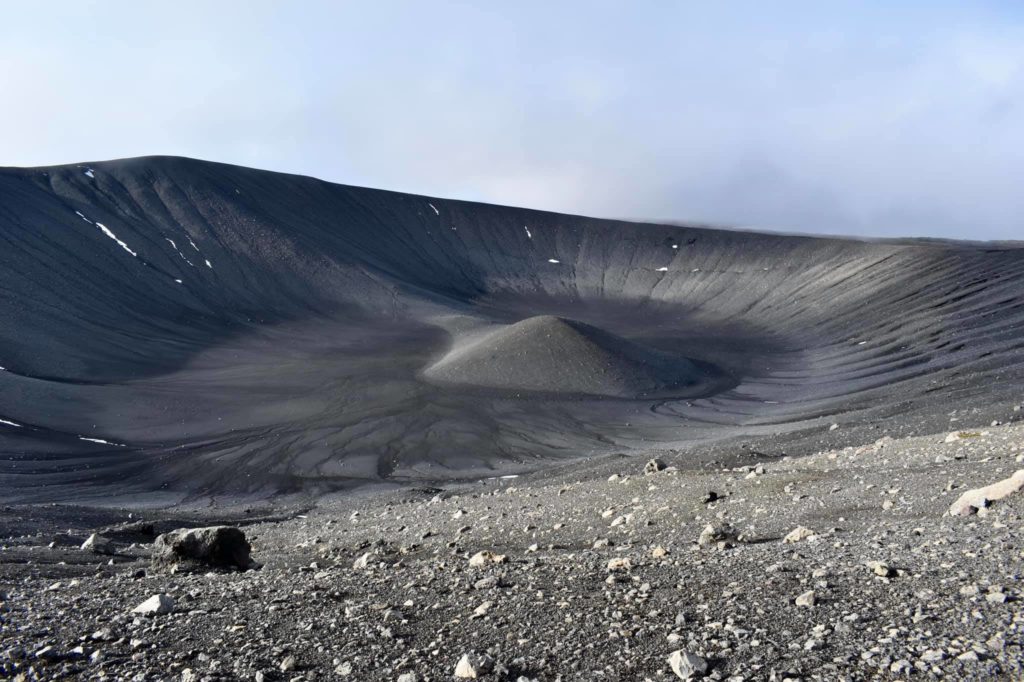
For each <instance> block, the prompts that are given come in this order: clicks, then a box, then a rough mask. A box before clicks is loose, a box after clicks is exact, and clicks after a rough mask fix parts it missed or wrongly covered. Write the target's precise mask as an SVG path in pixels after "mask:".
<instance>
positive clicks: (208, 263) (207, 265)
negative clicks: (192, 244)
mask: <svg viewBox="0 0 1024 682" xmlns="http://www.w3.org/2000/svg"><path fill="white" fill-rule="evenodd" d="M206 267H208V268H210V269H211V270H213V266H212V265H210V261H206Z"/></svg>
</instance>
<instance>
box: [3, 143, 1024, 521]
mask: <svg viewBox="0 0 1024 682" xmlns="http://www.w3.org/2000/svg"><path fill="white" fill-rule="evenodd" d="M0 284H2V286H0V319H2V320H3V323H2V325H0V367H3V368H4V369H3V370H2V371H0V420H2V421H0V453H2V459H0V462H2V464H0V497H3V498H7V499H13V498H23V499H29V498H30V499H42V498H46V497H49V498H51V499H58V498H62V497H64V498H66V497H71V496H77V495H82V494H83V491H86V492H88V491H94V492H97V493H100V492H103V491H105V490H108V488H107V487H106V486H107V485H108V484H110V485H116V486H117V489H118V490H120V491H136V492H151V493H152V492H159V491H164V492H165V493H166V496H167V497H166V499H167V500H169V501H176V500H179V499H181V498H183V497H187V496H190V495H192V496H195V495H204V494H207V493H215V492H221V493H252V494H269V493H275V492H288V491H299V490H302V491H311V492H322V491H327V490H331V489H336V488H341V487H345V486H348V485H351V484H353V483H359V482H363V481H367V480H377V479H381V478H388V479H392V480H395V481H429V480H438V479H448V478H458V477H474V476H479V475H488V472H498V473H507V472H513V471H519V470H528V469H535V468H539V467H541V466H543V465H544V464H545V463H547V462H550V461H553V460H558V459H566V458H575V457H581V456H587V455H593V454H601V453H610V452H628V451H631V450H637V449H651V448H656V447H673V448H674V447H681V446H684V445H685V444H687V443H693V442H696V441H703V442H708V441H721V439H723V438H728V437H731V436H739V435H744V436H746V435H754V434H764V433H769V432H771V433H778V432H782V431H790V432H795V431H797V430H801V431H803V432H808V430H817V431H823V430H824V431H827V429H828V425H829V424H831V423H832V422H833V421H836V422H841V423H843V424H854V423H861V424H867V423H869V421H870V420H871V419H876V418H879V417H888V416H892V415H904V416H906V417H908V419H907V420H905V421H906V422H907V423H910V422H911V421H912V420H910V419H909V417H910V416H913V415H945V414H946V413H948V412H950V411H951V410H955V409H963V408H969V407H970V406H971V405H974V404H976V403H977V401H978V400H981V401H982V402H983V403H984V402H985V401H988V402H991V401H993V400H1002V399H1006V400H1010V399H1013V398H1019V395H1018V394H1019V389H1020V387H1021V378H1022V369H1024V365H1022V360H1024V351H1022V347H1024V337H1022V334H1021V331H1022V324H1024V251H1021V250H1019V249H1016V248H1012V247H1011V246H1009V245H1004V246H992V245H989V246H979V245H970V244H956V243H937V242H931V243H925V242H906V243H895V242H884V243H871V242H861V241H853V240H841V239H825V238H811V237H792V236H775V235H763V234H753V233H741V232H732V231H716V230H710V229H698V228H688V227H677V226H663V225H642V224H634V223H625V222H617V221H608V220H594V219H588V218H581V217H573V216H565V215H556V214H551V213H543V212H538V211H529V210H523V209H514V208H506V207H499V206H488V205H481V204H473V203H467V202H457V201H448V200H442V199H432V198H425V197H417V196H410V195H404V194H397V193H392V192H385V191H377V190H369V189H360V188H354V187H346V186H340V185H332V184H329V183H325V182H320V181H318V180H314V179H310V178H304V177H297V176H290V175H282V174H277V173H270V172H264V171H256V170H250V169H245V168H239V167H233V166H226V165H221V164H214V163H206V162H200V161H193V160H188V159H179V158H162V157H161V158H144V159H133V160H126V161H116V162H106V163H97V164H91V165H75V166H62V167H54V168H32V169H2V170H0ZM967 412H969V410H967ZM491 475H493V474H491Z"/></svg>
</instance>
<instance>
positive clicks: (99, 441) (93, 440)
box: [78, 436, 124, 448]
mask: <svg viewBox="0 0 1024 682" xmlns="http://www.w3.org/2000/svg"><path fill="white" fill-rule="evenodd" d="M78 440H85V441H89V442H90V443H99V444H100V445H114V446H116V447H119V448H123V447H124V446H123V445H121V444H120V443H111V442H110V441H109V440H103V439H102V438H86V437H85V436H79V437H78Z"/></svg>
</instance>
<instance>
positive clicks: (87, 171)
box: [85, 168, 96, 178]
mask: <svg viewBox="0 0 1024 682" xmlns="http://www.w3.org/2000/svg"><path fill="white" fill-rule="evenodd" d="M85 175H86V177H89V178H95V177H96V176H95V175H93V174H92V168H86V169H85Z"/></svg>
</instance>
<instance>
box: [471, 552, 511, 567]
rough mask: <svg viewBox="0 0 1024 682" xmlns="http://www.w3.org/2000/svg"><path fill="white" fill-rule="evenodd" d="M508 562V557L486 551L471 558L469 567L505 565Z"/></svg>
mask: <svg viewBox="0 0 1024 682" xmlns="http://www.w3.org/2000/svg"><path fill="white" fill-rule="evenodd" d="M506 561H508V557H507V556H505V555H504V554H495V553H494V552H489V551H487V550H484V551H482V552H477V553H476V554H474V555H473V556H471V557H470V558H469V565H470V566H476V567H480V566H486V565H487V564H503V563H505V562H506Z"/></svg>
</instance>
